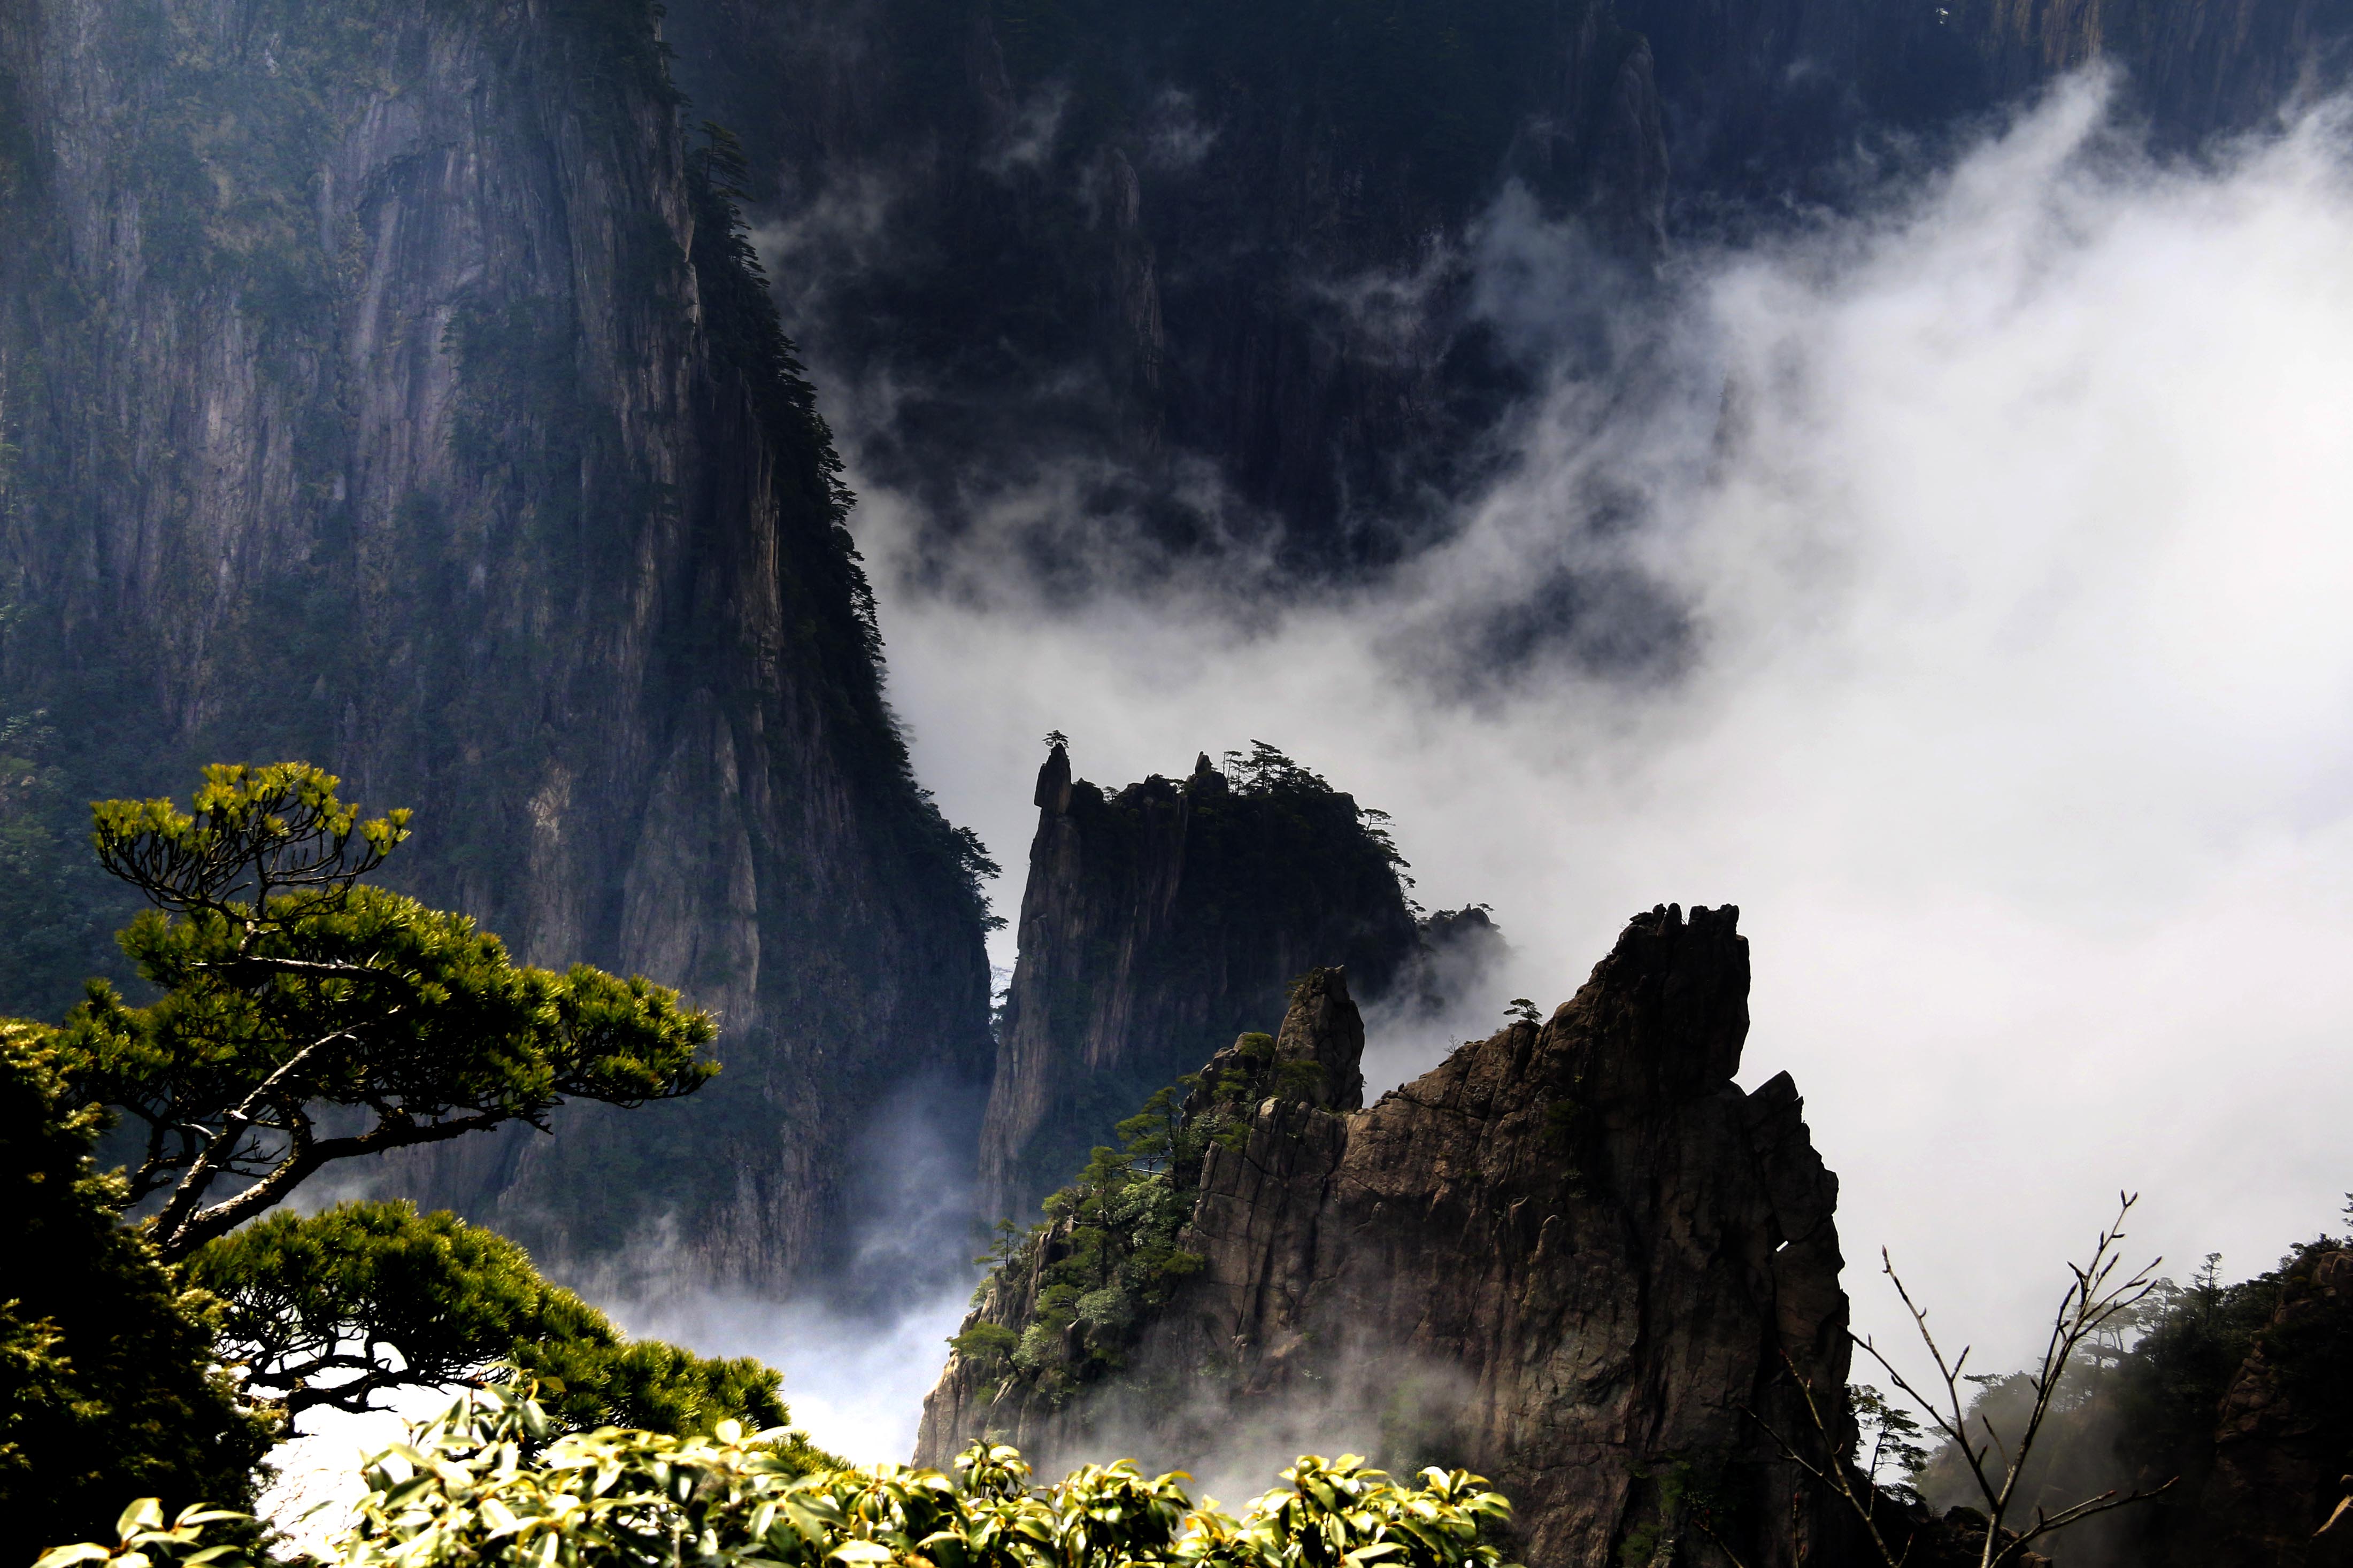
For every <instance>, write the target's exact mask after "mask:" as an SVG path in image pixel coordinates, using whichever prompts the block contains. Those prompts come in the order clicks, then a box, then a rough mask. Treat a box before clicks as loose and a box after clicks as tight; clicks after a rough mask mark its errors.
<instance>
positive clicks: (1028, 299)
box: [670, 0, 1667, 574]
mask: <svg viewBox="0 0 2353 1568" xmlns="http://www.w3.org/2000/svg"><path fill="white" fill-rule="evenodd" d="M670 37H671V38H672V40H673V42H674V43H675V44H676V46H677V47H678V50H679V69H680V73H681V80H682V81H684V82H685V83H686V85H687V87H688V89H689V90H691V92H693V93H694V94H695V96H696V98H697V100H698V101H699V102H700V103H702V105H703V106H704V108H705V109H706V110H707V111H709V112H711V113H712V114H714V115H716V116H717V117H718V118H720V119H721V120H723V121H725V122H727V123H728V124H730V125H732V126H733V127H735V128H736V129H738V130H739V131H740V132H742V133H743V134H744V137H745V138H746V141H747V144H748V145H749V146H751V147H752V148H753V149H754V153H755V154H756V155H757V156H758V158H759V160H760V162H761V163H762V164H763V166H765V167H769V168H773V169H775V170H776V171H777V172H778V178H777V180H776V184H775V185H774V186H773V187H771V188H769V189H767V190H764V191H763V193H762V195H763V197H764V202H763V213H764V216H765V218H766V219H767V220H768V224H769V226H768V227H767V228H766V229H765V231H764V232H765V237H767V238H769V239H770V240H772V241H773V243H774V244H775V245H776V247H777V252H778V254H780V255H783V256H787V257H790V258H793V262H792V266H791V273H792V279H793V281H792V284H791V286H790V287H788V288H787V289H786V310H787V312H788V317H789V320H790V322H791V324H792V326H793V329H794V331H796V332H797V334H799V335H800V336H801V338H802V339H803V341H804V342H806V343H807V345H808V348H809V350H810V353H811V355H812V357H813V358H814V359H815V360H816V361H817V362H818V363H820V364H822V365H823V366H825V367H827V368H828V370H829V371H830V372H831V373H832V384H834V385H835V386H838V387H839V388H840V389H841V391H842V392H843V394H844V395H845V398H846V402H845V404H844V405H843V407H844V409H845V411H846V412H845V416H846V417H847V418H848V419H849V421H850V422H851V424H852V425H853V426H855V428H856V429H857V432H858V437H859V443H858V449H859V453H860V461H861V464H862V465H863V466H864V467H865V468H867V469H868V470H870V471H871V472H872V473H873V474H874V475H875V476H876V477H877V478H878V479H884V480H887V481H888V482H890V483H891V484H892V485H893V486H896V487H900V488H902V489H907V490H909V491H911V492H913V493H915V494H917V495H919V496H921V497H922V498H923V500H924V501H925V503H926V510H927V511H928V513H929V514H930V515H931V516H932V517H934V518H935V519H938V520H942V521H944V523H945V524H946V525H947V526H950V527H962V526H967V525H971V526H979V525H980V520H983V519H987V520H988V525H989V526H996V527H1008V528H1011V529H1013V530H1014V531H1015V532H1016V533H1017V534H1018V537H1019V538H1020V539H1021V540H1022V541H1024V542H1027V543H1029V544H1031V545H1033V546H1035V547H1037V553H1036V560H1037V563H1038V564H1039V567H1040V569H1041V570H1043V571H1045V572H1047V573H1049V574H1074V573H1078V572H1082V571H1083V570H1085V569H1086V565H1085V563H1088V562H1090V561H1094V560H1099V559H1100V552H1083V551H1080V550H1075V549H1054V548H1051V547H1052V546H1053V545H1054V544H1056V543H1058V542H1064V543H1067V542H1068V541H1067V540H1064V539H1062V537H1061V530H1062V529H1063V528H1064V527H1065V525H1064V524H1063V523H1062V522H1061V521H1059V520H1060V519H1062V518H1065V517H1067V516H1070V515H1072V514H1076V515H1078V516H1081V517H1083V518H1084V520H1085V521H1084V524H1083V531H1084V532H1085V533H1086V534H1087V535H1088V536H1089V537H1091V538H1096V539H1101V538H1105V537H1108V538H1111V539H1113V540H1116V541H1118V542H1121V543H1122V544H1123V545H1124V546H1125V547H1128V548H1136V547H1142V548H1144V549H1145V550H1146V551H1167V552H1176V553H1179V554H1182V553H1188V552H1198V551H1205V550H1206V551H1213V552H1214V551H1220V550H1224V549H1227V548H1229V547H1231V546H1233V545H1235V544H1237V543H1245V544H1248V545H1250V546H1251V547H1253V548H1255V549H1265V550H1271V551H1272V552H1274V553H1275V554H1276V555H1277V556H1278V557H1279V558H1280V559H1281V560H1282V562H1284V563H1287V564H1288V565H1289V566H1290V567H1291V568H1293V569H1297V570H1301V571H1305V572H1308V573H1311V574H1321V573H1326V572H1332V571H1341V572H1345V571H1350V570H1355V569H1358V568H1361V567H1364V566H1366V565H1370V564H1377V563H1380V562H1382V561H1385V560H1388V559H1391V558H1393V557H1394V556H1395V555H1396V554H1397V553H1398V552H1399V551H1400V550H1401V549H1404V548H1406V547H1408V546H1409V544H1410V543H1411V542H1413V541H1415V540H1416V539H1419V538H1421V537H1424V536H1426V534H1427V532H1428V530H1429V529H1430V528H1432V527H1434V526H1436V525H1437V521H1438V520H1437V513H1436V511H1435V510H1433V498H1432V489H1433V487H1434V488H1435V489H1437V490H1439V491H1451V490H1453V489H1459V488H1460V487H1461V485H1462V484H1464V483H1465V482H1467V481H1468V479H1470V477H1471V476H1472V475H1475V474H1476V473H1478V472H1481V471H1482V464H1483V463H1484V462H1485V461H1486V460H1487V456H1488V454H1487V452H1486V448H1485V446H1484V443H1483V440H1482V437H1483V436H1484V434H1485V432H1486V429H1487V427H1488V426H1489V425H1490V424H1492V422H1493V418H1494V417H1495V416H1496V415H1497V413H1498V412H1499V411H1500V409H1501V408H1502V407H1504V405H1506V404H1507V403H1508V402H1509V400H1510V399H1511V398H1512V397H1514V396H1515V395H1518V394H1519V393H1520V392H1522V391H1525V389H1526V386H1527V385H1528V381H1527V377H1526V370H1527V367H1525V365H1522V364H1520V363H1518V362H1517V361H1516V360H1515V359H1514V357H1513V355H1512V354H1511V353H1510V352H1508V350H1507V349H1506V348H1505V347H1504V345H1502V344H1501V343H1500V342H1498V341H1497V339H1496V336H1495V333H1494V331H1493V321H1492V320H1491V319H1490V317H1489V315H1488V314H1487V313H1486V310H1485V307H1484V306H1483V305H1482V301H1481V300H1479V299H1477V298H1476V297H1475V294H1474V290H1473V288H1472V268H1471V265H1470V263H1471V258H1470V256H1469V255H1468V254H1467V250H1466V246H1465V237H1466V230H1467V228H1468V226H1470V225H1471V224H1472V221H1473V220H1474V219H1475V218H1476V217H1477V216H1478V215H1479V214H1480V213H1481V212H1482V210H1483V209H1484V208H1485V207H1486V206H1487V205H1488V203H1489V202H1490V201H1491V199H1492V198H1493V195H1494V194H1495V192H1496V190H1497V188H1498V187H1499V185H1500V184H1501V183H1502V182H1503V181H1504V180H1506V179H1509V180H1513V181H1516V182H1517V183H1518V184H1519V185H1520V186H1521V187H1522V189H1523V190H1524V191H1525V194H1526V195H1527V198H1528V214H1529V216H1531V217H1532V218H1540V219H1544V220H1550V221H1566V220H1569V219H1572V218H1573V219H1577V220H1578V221H1581V222H1583V223H1585V224H1586V225H1588V226H1589V227H1590V229H1591V230H1592V232H1593V233H1594V235H1595V237H1596V239H1597V245H1596V248H1595V251H1594V254H1593V258H1592V270H1593V272H1594V274H1595V276H1596V277H1597V278H1599V277H1600V276H1602V275H1605V274H1610V273H1613V272H1614V271H1615V270H1617V269H1618V268H1621V267H1623V268H1633V269H1635V270H1640V269H1641V268H1642V267H1644V266H1646V265H1647V264H1648V262H1649V260H1650V259H1651V258H1652V257H1654V256H1655V254H1656V252H1657V248H1658V245H1659V241H1660V232H1661V231H1660V226H1661V222H1662V203H1663V201H1664V199H1665V190H1666V173H1667V170H1666V160H1665V150H1664V144H1663V142H1662V140H1661V132H1660V127H1659V121H1658V103H1657V99H1656V96H1655V94H1654V92H1653V91H1652V89H1651V58H1650V53H1649V48H1648V46H1647V45H1646V44H1645V43H1644V41H1643V39H1642V38H1641V36H1640V35H1639V34H1638V33H1636V32H1635V31H1633V30H1631V29H1630V28H1628V27H1626V26H1622V25H1620V23H1619V22H1617V21H1616V20H1615V19H1614V18H1613V16H1612V15H1611V12H1610V8H1609V5H1607V4H1606V3H1604V0H1542V3H1540V4H1525V3H1514V4H1506V5H1478V6H1440V5H1380V6H1372V7H1367V6H1364V5H1356V4H1354V3H1351V0H1302V3H1298V4H1287V5H1262V4H1254V3H1251V0H1212V3H1209V4H1200V5H1182V6H1170V5H1149V4H1141V3H1136V0H1116V3H1113V4H1109V5H1090V6H1085V7H1068V6H1062V5H1051V4H1044V3H1039V0H879V3H876V0H690V3H682V4H677V5H672V6H671V8H670Z"/></svg>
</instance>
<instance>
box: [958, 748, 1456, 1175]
mask: <svg viewBox="0 0 2353 1568" xmlns="http://www.w3.org/2000/svg"><path fill="white" fill-rule="evenodd" d="M1036 798H1037V803H1038V807H1039V818H1038V832H1037V837H1035V838H1034V839H1033V840H1032V841H1031V844H1030V850H1029V884H1028V886H1027V888H1026V889H1024V890H1023V893H1022V898H1021V923H1020V928H1019V931H1020V944H1021V945H1020V955H1019V958H1018V961H1017V962H1016V964H1015V967H1014V972H1013V982H1012V985H1011V988H1010V990H1009V991H1008V994H1007V998H1006V1006H1005V1012H1004V1016H1003V1020H1002V1024H1001V1027H1000V1031H999V1042H998V1049H997V1073H996V1079H995V1082H994V1084H993V1086H992V1088H991V1090H990V1094H989V1101H988V1108H987V1114H986V1116H985V1118H984V1121H983V1123H982V1128H981V1144H980V1146H981V1202H982V1208H983V1212H984V1213H985V1214H987V1215H1022V1216H1027V1215H1033V1214H1035V1213H1036V1205H1037V1203H1038V1201H1039V1198H1041V1197H1043V1196H1044V1195H1045V1194H1046V1193H1048V1192H1049V1191H1050V1190H1051V1189H1052V1188H1053V1187H1054V1186H1055V1185H1056V1184H1058V1183H1060V1181H1062V1180H1064V1179H1066V1178H1067V1177H1068V1176H1069V1175H1070V1173H1071V1172H1072V1171H1073V1170H1075V1169H1077V1168H1078V1167H1079V1166H1080V1165H1082V1164H1083V1163H1085V1161H1086V1158H1087V1152H1088V1151H1089V1150H1090V1149H1092V1148H1093V1147H1095V1146H1096V1145H1098V1144H1102V1143H1104V1142H1108V1141H1109V1140H1110V1139H1111V1137H1112V1131H1113V1127H1114V1126H1115V1125H1116V1124H1117V1123H1118V1122H1119V1121H1120V1120H1121V1119H1122V1118H1123V1117H1124V1116H1126V1115H1128V1114H1129V1113H1130V1112H1132V1111H1133V1110H1134V1109H1135V1108H1136V1106H1138V1105H1139V1104H1141V1103H1142V1102H1143V1101H1144V1100H1145V1097H1146V1096H1148V1095H1150V1094H1151V1093H1152V1092H1153V1091H1154V1090H1155V1089H1160V1088H1163V1087H1165V1086H1166V1085H1167V1084H1170V1083H1172V1082H1173V1081H1175V1080H1176V1078H1177V1077H1178V1076H1179V1075H1181V1074H1184V1073H1187V1072H1190V1071H1192V1070H1193V1069H1195V1068H1198V1067H1199V1066H1200V1065H1201V1063H1202V1062H1203V1060H1204V1059H1205V1058H1208V1056H1209V1055H1210V1054H1211V1053H1212V1051H1214V1050H1216V1049H1217V1048H1218V1047H1219V1046H1220V1045H1223V1044H1224V1043H1226V1042H1228V1041H1232V1040H1234V1039H1235V1038H1236V1037H1237V1036H1240V1035H1244V1034H1246V1033H1248V1032H1249V1031H1250V1029H1251V1028H1253V1027H1263V1026H1264V1023H1265V1021H1266V1020H1267V1019H1268V1018H1269V1017H1270V1016H1275V1015H1276V1014H1277V1011H1278V1010H1279V1009H1280V1008H1282V1006H1283V1005H1284V1001H1285V995H1286V989H1287V987H1289V986H1290V985H1291V984H1292V983H1293V980H1294V979H1295V978H1296V977H1297V976H1299V975H1300V974H1301V973H1303V972H1304V971H1306V970H1307V969H1308V967H1309V965H1311V964H1314V963H1335V962H1336V963H1346V964H1348V965H1349V966H1350V968H1349V971H1348V974H1347V977H1346V978H1345V979H1341V978H1338V977H1337V975H1336V974H1333V975H1329V976H1327V977H1326V978H1325V979H1323V980H1315V981H1313V982H1312V983H1313V984H1314V985H1315V986H1318V987H1323V988H1326V989H1328V988H1332V987H1336V988H1337V990H1336V994H1337V996H1338V998H1339V999H1340V1000H1342V1001H1344V1002H1345V999H1346V997H1347V994H1348V987H1349V985H1350V984H1360V985H1361V986H1362V987H1363V988H1364V989H1365V990H1366V992H1367V993H1368V994H1380V993H1381V992H1383V991H1384V990H1385V989H1387V988H1388V987H1389V986H1390V985H1391V984H1392V983H1393V982H1396V981H1397V980H1398V979H1399V978H1400V977H1401V976H1403V975H1404V974H1406V973H1407V972H1408V971H1409V969H1412V970H1413V973H1415V974H1417V975H1419V974H1420V973H1421V971H1420V970H1419V969H1414V968H1413V966H1414V964H1415V963H1416V960H1417V959H1418V957H1419V954H1420V952H1421V939H1420V936H1419V932H1418V931H1417V930H1416V927H1415V923H1414V917H1413V912H1412V910H1409V908H1408V907H1407V904H1406V900H1405V890H1404V889H1403V887H1402V886H1401V885H1400V883H1399V882H1398V864H1397V861H1396V858H1395V855H1394V851H1393V850H1391V849H1390V847H1388V841H1387V839H1386V838H1385V837H1383V836H1382V835H1381V834H1380V833H1379V831H1378V830H1377V826H1375V824H1374V822H1373V821H1372V820H1369V819H1367V817H1366V815H1365V813H1363V812H1362V811H1361V810H1359V808H1358V807H1357V805H1356V800H1355V799H1354V798H1353V797H1352V796H1350V795H1345V794H1344V793H1342V792H1340V791H1338V790H1335V789H1334V788H1333V787H1332V786H1331V785H1330V784H1328V783H1326V782H1325V781H1324V780H1323V779H1321V778H1318V777H1317V776H1316V775H1315V774H1314V773H1310V772H1309V771H1308V770H1306V769H1304V768H1302V767H1300V766H1298V765H1297V764H1296V763H1293V762H1291V761H1290V760H1289V759H1288V758H1285V757H1283V756H1282V754H1281V753H1280V752H1274V751H1272V750H1271V748H1269V749H1262V750H1261V751H1259V752H1253V753H1251V755H1250V758H1249V759H1248V760H1245V761H1241V762H1239V763H1236V765H1235V768H1234V776H1233V777H1232V778H1229V777H1228V775H1227V773H1225V772H1224V771H1222V770H1220V769H1219V767H1217V766H1216V765H1215V764H1213V763H1211V762H1210V760H1209V758H1208V755H1207V754H1206V753H1203V754H1200V755H1198V756H1196V758H1195V759H1194V763H1193V769H1192V772H1191V773H1189V774H1188V775H1187V777H1186V778H1185V779H1184V780H1183V781H1182V782H1176V781H1172V780H1170V779H1166V778H1163V777H1160V776H1158V775H1156V774H1155V775H1154V776H1152V777H1148V778H1145V779H1144V780H1143V781H1141V782H1139V783H1137V784H1130V785H1128V786H1127V787H1126V788H1124V789H1121V790H1118V791H1115V792H1106V791H1104V790H1103V789H1101V788H1099V787H1097V786H1096V785H1094V784H1090V783H1088V782H1086V781H1085V780H1082V779H1074V778H1073V777H1072V775H1071V761H1070V753H1069V751H1068V749H1067V747H1065V746H1063V745H1061V744H1059V743H1058V744H1056V745H1054V746H1053V747H1052V749H1051V750H1050V751H1049V752H1048V753H1047V756H1046V762H1045V764H1044V766H1042V767H1041V768H1040V769H1039V774H1038V790H1037V796H1036ZM1314 994H1316V995H1318V996H1323V995H1325V994H1326V990H1325V989H1319V990H1317V991H1316V992H1315V993H1314ZM1347 1016H1348V1018H1350V1019H1352V1020H1353V1019H1354V1018H1355V1016H1356V1015H1355V1009H1354V1006H1353V1005H1352V1004H1351V1005H1348V1007H1347ZM1335 1019H1336V1015H1335ZM1335 1027H1337V1024H1336V1022H1335V1021H1333V1020H1327V1021H1325V1022H1323V1023H1319V1024H1317V1025H1315V1026H1314V1031H1313V1032H1312V1033H1311V1034H1310V1035H1303V1036H1301V1037H1299V1042H1297V1043H1294V1044H1293V1046H1292V1047H1290V1048H1292V1049H1293V1051H1295V1052H1299V1053H1303V1055H1301V1056H1300V1058H1299V1059H1301V1060H1302V1061H1305V1060H1315V1061H1320V1062H1323V1063H1324V1068H1325V1070H1326V1071H1328V1072H1329V1073H1330V1075H1331V1076H1330V1079H1329V1080H1328V1084H1327V1086H1326V1088H1325V1089H1324V1090H1322V1091H1321V1093H1322V1094H1324V1095H1325V1096H1329V1097H1334V1099H1335V1103H1337V1102H1340V1101H1345V1103H1346V1104H1348V1105H1349V1106H1351V1107H1353V1106H1354V1105H1356V1103H1357V1102H1358V1099H1359V1097H1360V1096H1361V1094H1362V1089H1361V1081H1362V1080H1361V1078H1360V1076H1359V1074H1358V1069H1357V1065H1356V1056H1357V1054H1358V1053H1360V1052H1361V1051H1362V1049H1363V1046H1364V1033H1363V1026H1362V1025H1361V1023H1357V1024H1356V1026H1355V1028H1356V1035H1355V1043H1354V1045H1353V1046H1350V1047H1345V1048H1344V1047H1342V1046H1340V1045H1339V1044H1338V1043H1337V1042H1336V1040H1327V1039H1326V1038H1325V1037H1327V1036H1329V1035H1330V1034H1331V1031H1332V1030H1333V1029H1334V1028H1335ZM1310 1042H1321V1043H1310ZM1327 1053H1328V1055H1327ZM1344 1054H1345V1057H1346V1060H1345V1063H1344V1062H1343V1061H1342V1060H1341V1059H1340V1058H1341V1056H1342V1055H1344ZM1270 1059H1271V1058H1270Z"/></svg>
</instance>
